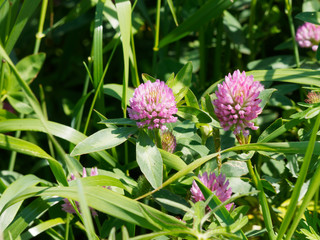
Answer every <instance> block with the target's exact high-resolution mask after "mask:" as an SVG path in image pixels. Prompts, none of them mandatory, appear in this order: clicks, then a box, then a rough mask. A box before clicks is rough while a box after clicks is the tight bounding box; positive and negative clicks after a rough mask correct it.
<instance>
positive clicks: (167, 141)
mask: <svg viewBox="0 0 320 240" xmlns="http://www.w3.org/2000/svg"><path fill="white" fill-rule="evenodd" d="M161 146H162V149H164V150H166V151H167V152H169V153H173V152H174V150H175V149H176V146H177V141H176V138H175V136H174V135H173V134H172V132H171V131H168V130H166V131H162V133H161Z"/></svg>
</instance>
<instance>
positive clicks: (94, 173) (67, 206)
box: [61, 167, 98, 217]
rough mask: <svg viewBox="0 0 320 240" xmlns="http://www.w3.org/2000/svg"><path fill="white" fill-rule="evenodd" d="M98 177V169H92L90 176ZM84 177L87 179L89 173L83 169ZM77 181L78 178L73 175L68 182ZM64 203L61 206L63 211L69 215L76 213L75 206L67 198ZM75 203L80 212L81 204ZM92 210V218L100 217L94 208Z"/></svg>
mask: <svg viewBox="0 0 320 240" xmlns="http://www.w3.org/2000/svg"><path fill="white" fill-rule="evenodd" d="M97 175H98V169H97V167H94V168H92V169H91V173H90V176H97ZM82 177H87V172H86V169H85V168H83V170H82ZM75 179H76V177H75V176H74V175H73V174H72V173H71V177H70V179H68V181H73V180H75ZM63 201H64V204H62V205H61V206H62V210H63V211H65V212H68V213H76V210H75V209H74V208H73V206H72V205H71V203H70V201H69V200H68V199H67V198H64V199H63ZM74 203H75V205H76V207H77V208H78V211H79V212H80V205H79V202H77V201H74ZM90 210H91V214H92V216H94V217H95V216H98V213H97V212H96V211H95V210H94V209H93V208H90Z"/></svg>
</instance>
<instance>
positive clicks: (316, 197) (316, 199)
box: [313, 188, 319, 229]
mask: <svg viewBox="0 0 320 240" xmlns="http://www.w3.org/2000/svg"><path fill="white" fill-rule="evenodd" d="M313 201H314V205H313V228H314V229H316V228H317V221H318V202H319V188H318V189H317V191H316V192H315V194H314V200H313Z"/></svg>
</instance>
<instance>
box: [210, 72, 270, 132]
mask: <svg viewBox="0 0 320 240" xmlns="http://www.w3.org/2000/svg"><path fill="white" fill-rule="evenodd" d="M263 89H264V87H263V85H262V84H261V83H260V82H257V81H253V76H252V75H250V76H248V77H247V76H246V73H245V72H244V71H243V72H242V73H240V71H239V70H236V71H234V73H233V74H232V75H231V74H230V73H229V75H228V76H226V77H225V81H224V82H223V83H222V84H218V90H217V91H216V92H215V93H216V96H217V99H215V100H214V101H213V104H214V106H215V113H216V115H217V117H218V119H219V121H220V124H221V126H222V127H223V129H224V130H226V131H227V130H230V129H231V130H232V131H233V133H234V134H235V135H236V136H237V135H240V134H241V133H242V134H243V136H248V135H249V130H246V128H251V129H252V130H257V129H258V128H259V127H257V126H254V123H253V122H250V121H251V120H253V119H255V118H257V117H258V115H259V114H260V113H261V112H262V109H261V107H259V103H260V102H261V99H259V98H258V96H259V94H260V92H261V91H262V90H263Z"/></svg>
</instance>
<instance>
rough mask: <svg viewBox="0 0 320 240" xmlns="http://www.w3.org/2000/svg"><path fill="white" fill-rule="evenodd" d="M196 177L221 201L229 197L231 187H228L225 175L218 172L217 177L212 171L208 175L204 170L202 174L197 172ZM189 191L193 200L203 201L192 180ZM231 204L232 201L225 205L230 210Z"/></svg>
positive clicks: (198, 189)
mask: <svg viewBox="0 0 320 240" xmlns="http://www.w3.org/2000/svg"><path fill="white" fill-rule="evenodd" d="M198 177H199V179H200V181H201V182H202V183H203V184H204V185H205V186H206V187H207V188H209V189H210V190H211V191H212V192H213V193H214V194H215V195H216V196H217V197H218V198H219V200H220V201H221V202H224V201H226V200H228V199H229V198H230V197H231V194H232V189H231V187H229V188H228V186H229V180H227V181H226V176H225V175H222V174H220V175H219V176H218V177H216V175H215V173H212V174H210V175H209V177H208V174H207V172H204V173H203V174H202V176H200V174H199V176H198ZM190 192H191V198H192V200H193V202H198V201H205V198H204V196H203V194H202V192H201V190H200V188H199V187H198V185H197V183H196V181H193V183H192V187H191V189H190ZM232 206H233V203H229V204H227V205H226V206H225V207H226V209H227V210H228V211H230V209H231V207H232Z"/></svg>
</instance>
